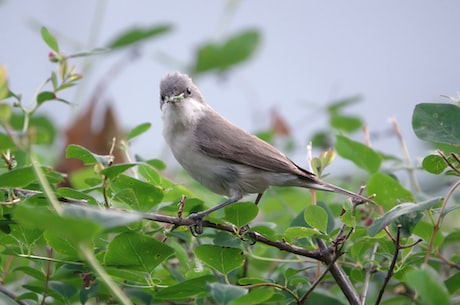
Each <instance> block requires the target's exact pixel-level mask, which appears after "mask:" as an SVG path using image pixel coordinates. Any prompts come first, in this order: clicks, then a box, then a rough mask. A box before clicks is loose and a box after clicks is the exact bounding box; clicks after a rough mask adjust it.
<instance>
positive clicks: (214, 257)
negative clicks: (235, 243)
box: [195, 245, 244, 274]
mask: <svg viewBox="0 0 460 305" xmlns="http://www.w3.org/2000/svg"><path fill="white" fill-rule="evenodd" d="M195 255H196V256H197V257H198V258H199V259H200V260H201V261H202V262H204V263H205V264H207V265H209V266H211V267H212V268H214V269H216V270H217V271H219V272H220V273H222V274H228V273H229V272H230V271H232V270H235V269H236V268H238V267H240V266H242V265H243V263H244V255H243V251H242V250H241V249H236V248H224V247H219V246H214V245H201V246H198V247H196V248H195Z"/></svg>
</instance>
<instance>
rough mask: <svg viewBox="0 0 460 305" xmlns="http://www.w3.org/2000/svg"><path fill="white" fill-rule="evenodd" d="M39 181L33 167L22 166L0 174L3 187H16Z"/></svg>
mask: <svg viewBox="0 0 460 305" xmlns="http://www.w3.org/2000/svg"><path fill="white" fill-rule="evenodd" d="M36 181H37V177H36V175H35V171H34V169H33V167H31V166H28V167H20V168H15V169H13V170H11V171H8V172H5V173H3V174H1V175H0V185H1V186H2V187H8V188H14V187H24V186H27V185H29V184H31V183H33V182H36Z"/></svg>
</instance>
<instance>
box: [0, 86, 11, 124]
mask: <svg viewBox="0 0 460 305" xmlns="http://www.w3.org/2000/svg"><path fill="white" fill-rule="evenodd" d="M0 90H1V89H0ZM0 100H1V98H0ZM11 112H12V110H11V106H10V105H8V104H1V103H0V122H8V121H9V120H10V118H11Z"/></svg>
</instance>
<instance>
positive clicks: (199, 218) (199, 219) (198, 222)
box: [187, 194, 243, 235]
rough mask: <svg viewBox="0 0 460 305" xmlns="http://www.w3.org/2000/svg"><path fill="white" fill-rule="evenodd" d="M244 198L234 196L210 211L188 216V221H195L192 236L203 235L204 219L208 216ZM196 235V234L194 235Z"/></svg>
mask: <svg viewBox="0 0 460 305" xmlns="http://www.w3.org/2000/svg"><path fill="white" fill-rule="evenodd" d="M242 197H243V195H241V194H238V195H235V196H232V197H230V198H229V199H228V200H227V201H224V202H222V203H220V204H218V205H216V206H214V207H212V208H210V209H207V210H205V211H202V212H198V213H193V214H190V215H188V217H187V218H188V219H192V220H194V221H195V226H194V229H193V230H192V234H193V235H200V234H201V233H203V218H204V217H205V216H207V215H208V214H210V213H212V212H214V211H217V210H220V209H222V208H224V207H226V206H228V205H230V204H232V203H235V202H237V201H238V200H240V199H241V198H242ZM194 233H195V234H194Z"/></svg>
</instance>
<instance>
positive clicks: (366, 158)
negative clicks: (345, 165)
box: [335, 135, 382, 174]
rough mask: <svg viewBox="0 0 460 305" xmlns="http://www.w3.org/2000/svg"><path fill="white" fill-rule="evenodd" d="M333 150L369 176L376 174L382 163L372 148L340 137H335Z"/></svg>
mask: <svg viewBox="0 0 460 305" xmlns="http://www.w3.org/2000/svg"><path fill="white" fill-rule="evenodd" d="M335 148H336V150H337V153H338V154H339V155H340V156H341V157H342V158H345V159H348V160H350V161H352V162H353V163H354V164H356V166H358V167H360V168H362V169H364V170H366V171H368V172H369V173H371V174H372V173H375V172H377V171H378V170H379V168H380V164H381V163H382V158H381V156H380V155H379V154H378V153H377V152H375V151H374V150H373V149H372V148H370V147H368V146H366V145H364V144H362V143H359V142H356V141H353V140H350V139H349V138H347V137H345V136H342V135H338V136H337V142H336V145H335Z"/></svg>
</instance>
